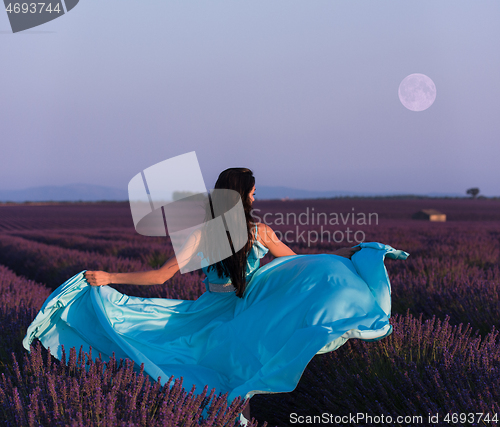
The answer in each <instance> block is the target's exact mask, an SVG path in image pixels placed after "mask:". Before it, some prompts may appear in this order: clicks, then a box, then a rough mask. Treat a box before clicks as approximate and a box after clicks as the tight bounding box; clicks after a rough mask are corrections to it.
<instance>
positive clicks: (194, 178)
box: [128, 151, 248, 273]
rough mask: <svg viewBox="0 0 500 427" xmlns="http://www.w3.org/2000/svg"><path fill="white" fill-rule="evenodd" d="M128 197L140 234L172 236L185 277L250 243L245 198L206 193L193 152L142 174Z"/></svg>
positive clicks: (231, 193)
mask: <svg viewBox="0 0 500 427" xmlns="http://www.w3.org/2000/svg"><path fill="white" fill-rule="evenodd" d="M128 195H129V202H130V210H131V213H132V219H133V221H134V227H135V229H136V231H137V232H138V233H139V234H142V235H144V236H166V235H167V234H168V235H169V237H170V240H171V242H172V246H173V249H174V253H175V257H176V260H177V263H178V265H179V269H180V272H181V273H188V272H190V271H194V270H198V269H200V268H203V267H206V266H208V265H212V264H215V263H216V262H218V261H222V260H224V259H226V258H228V257H230V256H231V255H233V254H234V253H236V252H237V251H239V250H240V249H241V248H243V247H244V246H245V244H246V243H247V241H248V232H247V226H246V220H245V212H244V209H243V203H242V200H241V197H240V194H239V193H238V192H236V191H233V190H225V189H217V190H210V191H207V189H206V187H205V182H204V181H203V176H202V174H201V169H200V165H199V164H198V159H197V158H196V153H195V152H194V151H192V152H190V153H186V154H183V155H181V156H177V157H173V158H171V159H167V160H164V161H162V162H160V163H157V164H155V165H153V166H150V167H149V168H147V169H145V170H143V171H142V172H140V173H138V174H137V175H135V176H134V177H133V178H132V179H131V180H130V182H129V185H128Z"/></svg>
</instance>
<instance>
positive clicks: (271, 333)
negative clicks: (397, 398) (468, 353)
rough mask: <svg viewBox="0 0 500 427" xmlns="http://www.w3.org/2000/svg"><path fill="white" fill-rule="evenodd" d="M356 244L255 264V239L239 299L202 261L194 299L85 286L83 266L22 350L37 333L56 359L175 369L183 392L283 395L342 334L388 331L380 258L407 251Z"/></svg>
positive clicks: (159, 372)
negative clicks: (66, 354)
mask: <svg viewBox="0 0 500 427" xmlns="http://www.w3.org/2000/svg"><path fill="white" fill-rule="evenodd" d="M358 246H360V247H361V248H362V249H361V250H360V251H358V252H356V253H355V254H354V255H353V256H352V258H351V259H347V258H344V257H341V256H338V255H333V254H320V255H293V256H286V257H280V258H276V259H274V260H273V261H271V262H270V263H268V264H266V265H265V266H263V267H261V268H259V264H260V259H261V258H262V257H263V256H264V255H265V254H266V253H267V251H268V249H267V248H266V247H264V246H263V245H262V244H261V243H260V242H258V241H257V240H256V239H255V241H254V244H253V246H252V248H251V250H250V253H249V255H248V261H247V267H246V273H247V288H246V290H245V294H244V297H243V298H239V297H237V296H236V295H235V291H234V287H233V286H232V285H231V283H230V279H229V278H227V277H226V278H222V279H221V278H219V277H218V276H217V272H216V270H215V269H212V270H211V271H207V267H206V265H207V263H208V260H205V267H204V268H203V271H204V272H205V273H206V275H207V278H206V279H205V281H204V282H205V285H206V288H207V291H206V292H205V293H203V295H201V296H200V297H199V298H198V299H197V300H195V301H185V300H176V299H164V298H138V297H131V296H127V295H124V294H121V293H120V292H118V291H116V290H115V289H113V288H112V287H110V286H103V287H94V286H90V285H89V284H88V282H87V280H86V279H85V277H84V274H83V273H84V272H85V271H86V270H84V271H82V272H80V273H78V274H76V275H75V276H73V277H72V278H70V279H69V280H67V281H66V282H65V283H63V284H62V285H61V286H59V287H58V288H57V289H56V290H55V291H54V292H53V293H52V294H51V295H50V296H49V298H48V299H47V301H46V302H45V303H44V305H43V306H42V308H41V310H40V312H39V313H38V315H37V316H36V318H35V320H34V321H33V323H32V324H31V325H30V326H29V328H28V331H27V334H26V337H25V338H24V341H23V345H24V347H25V348H26V349H27V350H29V349H30V344H31V343H32V341H33V340H34V339H35V338H37V339H38V340H40V341H41V343H42V344H43V345H44V346H45V347H46V348H48V347H50V350H51V352H52V354H53V355H54V356H56V357H58V358H61V355H62V353H61V345H63V344H64V346H65V348H66V349H69V348H71V347H76V349H77V350H78V349H79V348H80V346H82V345H83V349H84V350H85V351H88V349H89V347H90V346H91V347H92V351H93V354H94V355H96V354H98V353H101V355H102V357H103V360H106V358H109V357H110V356H111V355H112V354H113V353H115V357H116V358H118V359H119V358H124V359H125V358H129V359H131V360H133V361H135V362H136V363H137V364H139V365H140V364H141V363H144V371H145V372H147V373H148V374H149V375H150V376H151V377H152V378H153V379H154V380H156V379H158V377H161V382H162V383H165V382H167V381H168V379H169V378H170V376H171V375H174V376H175V377H176V378H180V377H181V376H182V377H183V386H184V387H185V388H186V389H187V390H190V389H191V387H192V385H193V384H194V385H196V390H197V391H199V392H201V391H202V390H203V387H204V386H205V385H208V386H209V390H210V389H212V388H215V389H216V391H217V392H221V393H228V402H229V403H230V402H232V401H233V399H234V398H236V397H237V396H242V397H243V398H250V397H252V396H253V395H254V394H259V393H279V392H289V391H292V390H293V389H294V388H295V387H296V385H297V383H298V382H299V380H300V377H301V375H302V373H303V371H304V369H305V368H306V366H307V364H308V363H309V361H310V360H311V359H312V358H313V357H314V355H316V354H320V353H326V352H330V351H333V350H335V349H337V348H338V347H340V346H341V345H342V344H344V343H345V342H346V341H347V340H348V339H349V338H359V339H363V340H377V339H380V338H383V337H385V336H387V335H389V334H390V333H391V332H392V326H391V325H390V324H389V317H390V309H391V295H390V294H391V288H390V282H389V278H388V276H387V271H386V268H385V265H384V257H385V256H388V257H390V258H395V259H406V257H407V256H408V255H409V254H408V253H406V252H404V251H399V250H396V249H394V248H392V247H391V246H388V245H384V244H381V243H375V242H372V243H361V244H359V245H358ZM200 255H201V256H202V257H203V254H202V253H200ZM167 283H168V282H167ZM166 286H168V284H167V285H166Z"/></svg>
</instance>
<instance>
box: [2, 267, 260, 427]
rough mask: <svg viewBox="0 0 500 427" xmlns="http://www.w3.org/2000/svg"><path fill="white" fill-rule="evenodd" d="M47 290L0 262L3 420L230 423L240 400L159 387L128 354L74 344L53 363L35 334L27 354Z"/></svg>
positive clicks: (178, 387) (8, 422) (171, 386)
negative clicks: (101, 354) (113, 355)
mask: <svg viewBox="0 0 500 427" xmlns="http://www.w3.org/2000/svg"><path fill="white" fill-rule="evenodd" d="M49 294H50V290H49V289H47V288H46V287H45V286H43V285H41V284H38V283H36V282H33V281H30V280H26V279H25V278H20V277H18V276H16V275H15V274H14V273H13V272H12V271H11V270H9V269H7V268H6V267H4V266H0V322H1V323H2V334H0V372H1V374H2V375H1V378H0V408H1V409H0V422H1V424H2V425H8V426H15V427H19V426H30V427H31V426H39V425H44V426H48V425H50V426H67V425H74V426H89V425H100V426H110V427H111V426H112V427H114V426H131V425H133V426H169V427H170V426H181V425H182V426H198V425H202V426H207V427H209V426H222V425H233V424H234V423H235V420H236V418H237V415H238V414H239V413H240V412H241V410H242V408H243V403H242V402H240V401H239V400H235V401H234V402H233V404H232V405H231V406H229V407H228V405H227V402H226V400H225V398H224V397H219V396H215V395H214V393H213V391H212V392H210V391H208V390H207V389H206V388H205V390H203V391H202V390H194V391H193V390H191V392H189V393H188V392H186V391H185V390H184V389H183V388H182V383H181V382H180V381H179V380H175V381H174V379H173V378H170V381H169V382H168V383H166V384H165V385H163V386H162V385H161V383H160V382H159V381H152V380H151V379H150V378H149V377H148V376H147V375H144V374H143V371H142V367H141V369H140V370H139V369H138V367H137V366H133V363H131V362H130V361H128V360H120V361H117V360H115V359H111V360H109V361H102V360H100V359H95V358H93V357H92V354H85V353H83V352H82V351H81V350H80V352H79V354H78V355H77V351H76V349H74V348H73V349H68V350H69V355H68V360H67V362H66V360H65V357H64V359H63V361H62V362H60V361H58V360H56V359H54V358H53V357H52V356H51V355H50V353H48V352H47V351H46V350H45V349H43V348H42V347H41V345H40V343H39V342H38V341H37V342H36V344H35V345H34V346H32V350H31V353H29V354H28V353H27V352H26V351H24V349H23V347H22V339H23V337H24V335H25V333H26V329H27V327H28V325H29V324H30V323H31V321H32V319H33V318H34V316H35V315H36V313H37V311H38V310H39V309H40V307H41V306H42V304H43V302H44V301H45V299H46V298H47V297H48V296H49ZM94 359H95V360H94ZM204 410H206V411H205V413H203V411H204ZM257 425H258V424H257V423H256V422H254V423H253V424H252V426H253V427H256V426H257ZM265 425H266V424H265V423H264V426H265Z"/></svg>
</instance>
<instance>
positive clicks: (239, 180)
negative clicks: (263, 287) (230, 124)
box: [207, 168, 255, 298]
mask: <svg viewBox="0 0 500 427" xmlns="http://www.w3.org/2000/svg"><path fill="white" fill-rule="evenodd" d="M254 185H255V177H254V176H253V172H252V171H251V170H250V169H247V168H230V169H226V170H225V171H223V172H221V174H220V175H219V178H218V179H217V182H216V183H215V187H214V189H216V190H217V189H228V190H234V191H236V192H238V193H239V194H240V196H241V201H242V204H243V210H244V212H245V221H246V226H247V234H248V240H247V242H246V244H245V245H244V246H243V247H242V248H241V249H240V250H239V251H236V252H235V253H234V254H233V255H231V256H230V257H229V258H226V259H224V260H222V261H219V262H217V263H214V264H212V265H210V266H209V267H208V269H207V270H208V271H210V270H212V269H216V270H217V275H218V276H219V277H220V278H222V277H224V276H226V277H228V276H229V277H230V278H231V283H232V285H233V286H234V287H235V288H236V296H238V297H240V298H242V297H243V293H244V292H245V288H246V277H245V272H246V271H245V270H246V263H247V257H248V253H249V251H250V249H251V247H252V245H253V238H254V237H253V235H252V228H253V227H254V224H255V221H254V218H253V216H252V213H251V210H252V204H251V202H250V200H249V197H248V196H249V194H250V192H251V191H252V188H253V186H254ZM226 233H227V236H228V239H229V241H231V236H230V235H229V231H226Z"/></svg>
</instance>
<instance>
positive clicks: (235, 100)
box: [0, 0, 500, 196]
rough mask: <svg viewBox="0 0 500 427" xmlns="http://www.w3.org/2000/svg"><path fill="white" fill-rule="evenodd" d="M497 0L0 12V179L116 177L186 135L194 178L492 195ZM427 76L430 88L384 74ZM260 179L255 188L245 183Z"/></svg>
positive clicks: (496, 148) (173, 151) (176, 145)
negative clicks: (410, 96)
mask: <svg viewBox="0 0 500 427" xmlns="http://www.w3.org/2000/svg"><path fill="white" fill-rule="evenodd" d="M499 20H500V2H498V0H481V2H473V1H470V0H468V1H462V0H459V1H457V0H453V1H449V0H440V1H436V0H431V1H428V0H425V1H422V0H419V1H398V2H396V1H380V0H379V1H358V0H354V1H353V0H342V1H339V0H313V1H304V0H252V1H246V2H243V1H234V0H220V1H206V0H203V1H202V0H190V1H185V0H176V1H168V0H164V1H150V2H146V3H145V2H139V1H131V0H120V1H118V0H109V1H106V2H97V1H90V0H80V3H79V4H78V5H77V6H76V7H75V8H74V9H73V10H72V11H71V12H69V13H68V14H67V15H65V16H62V17H61V18H58V19H56V20H54V21H51V22H49V23H47V24H44V25H42V26H39V27H36V28H33V29H32V30H28V31H25V32H21V33H16V34H12V33H11V30H10V26H9V22H8V18H7V14H6V13H5V12H3V13H0V55H1V58H2V68H1V71H0V77H1V78H0V88H1V90H0V96H1V98H0V131H1V151H0V166H1V167H0V189H20V188H25V187H31V186H37V185H64V184H70V183H89V184H98V185H106V186H112V187H119V188H122V189H126V188H127V185H128V182H129V180H130V179H131V178H132V177H133V176H134V175H135V174H137V173H138V172H140V171H141V170H143V169H145V168H147V167H149V166H151V165H153V164H156V163H158V162H160V161H162V160H165V159H167V158H170V157H174V156H177V155H180V154H183V153H186V152H189V151H196V153H197V156H198V160H199V162H200V166H201V169H202V172H203V175H204V177H205V182H206V185H207V187H209V188H210V187H211V186H212V185H213V183H214V182H215V179H216V177H217V175H218V174H219V172H220V171H222V170H223V169H226V168H228V167H234V166H245V167H249V168H251V169H253V170H254V172H255V174H256V177H257V188H258V185H259V184H261V185H267V186H289V187H295V188H303V189H309V190H346V191H366V192H374V193H376V192H380V193H387V192H399V193H429V192H459V193H463V194H464V195H465V190H466V189H467V188H469V187H472V186H477V187H479V188H480V189H481V193H483V194H485V195H487V196H494V195H496V196H499V195H500V185H499V183H500V179H499V172H498V171H499V168H498V159H499V158H500V138H499V135H500V120H499V117H500V78H499V77H500V55H498V46H499V40H500V26H499V25H498V22H499ZM412 73H422V74H426V75H427V76H429V77H430V78H431V79H432V80H433V81H434V83H435V85H436V88H437V98H436V101H435V102H434V104H433V105H432V106H431V107H430V108H429V109H427V110H425V111H422V112H412V111H409V110H407V109H406V108H405V107H404V106H403V105H402V104H401V102H400V101H399V99H398V87H399V84H400V82H401V80H403V79H404V78H405V77H406V76H407V75H409V74H412ZM257 196H258V194H257Z"/></svg>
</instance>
